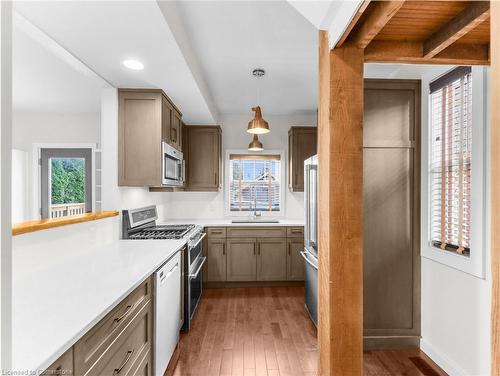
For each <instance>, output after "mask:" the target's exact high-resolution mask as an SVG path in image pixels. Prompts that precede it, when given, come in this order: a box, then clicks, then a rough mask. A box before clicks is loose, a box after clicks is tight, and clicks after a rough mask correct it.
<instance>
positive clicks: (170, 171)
mask: <svg viewBox="0 0 500 376" xmlns="http://www.w3.org/2000/svg"><path fill="white" fill-rule="evenodd" d="M162 151H163V163H162V172H163V173H162V184H163V185H165V186H170V187H179V186H182V185H184V177H185V174H186V169H185V165H184V159H183V155H182V152H181V151H179V150H177V149H175V148H174V147H172V146H170V145H169V144H167V143H166V142H163V143H162Z"/></svg>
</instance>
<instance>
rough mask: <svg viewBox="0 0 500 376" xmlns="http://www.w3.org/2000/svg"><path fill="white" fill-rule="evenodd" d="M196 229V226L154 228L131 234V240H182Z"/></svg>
mask: <svg viewBox="0 0 500 376" xmlns="http://www.w3.org/2000/svg"><path fill="white" fill-rule="evenodd" d="M194 227H195V226H194V225H162V226H152V227H150V228H145V229H142V230H140V231H139V232H136V233H134V234H130V236H129V239H141V240H144V239H182V238H183V237H184V236H186V234H187V233H188V232H189V231H191V230H192V229H193V228H194Z"/></svg>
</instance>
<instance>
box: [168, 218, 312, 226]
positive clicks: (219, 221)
mask: <svg viewBox="0 0 500 376" xmlns="http://www.w3.org/2000/svg"><path fill="white" fill-rule="evenodd" d="M233 219H235V220H238V219H245V218H231V219H227V218H206V219H193V218H186V219H169V220H163V221H162V220H160V221H159V222H160V223H162V224H187V223H189V224H191V223H192V224H195V225H201V226H205V227H217V226H220V227H230V226H234V227H245V226H250V227H267V226H272V227H279V226H304V220H303V219H278V220H279V222H278V223H269V222H267V223H266V222H263V223H259V222H250V223H232V220H233ZM269 219H274V218H269Z"/></svg>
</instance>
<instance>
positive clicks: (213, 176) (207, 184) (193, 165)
mask: <svg viewBox="0 0 500 376" xmlns="http://www.w3.org/2000/svg"><path fill="white" fill-rule="evenodd" d="M186 128H187V129H188V154H187V155H188V166H187V186H186V190H192V191H217V190H219V188H220V186H221V183H222V179H221V176H220V175H221V158H222V157H221V131H220V127H203V126H189V127H186Z"/></svg>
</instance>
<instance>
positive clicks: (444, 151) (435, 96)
mask: <svg viewBox="0 0 500 376" xmlns="http://www.w3.org/2000/svg"><path fill="white" fill-rule="evenodd" d="M430 91H431V95H430V101H431V102H430V106H431V112H430V115H431V119H430V121H431V155H430V163H431V166H430V174H431V176H430V182H431V203H430V204H431V210H430V212H431V219H430V223H431V237H432V239H431V243H432V245H433V246H434V247H437V248H440V249H443V250H447V251H452V252H457V253H459V254H462V255H466V256H470V244H471V223H470V222H471V156H472V151H471V146H472V95H471V94H472V75H471V69H470V67H458V68H456V69H454V70H452V71H450V72H448V73H447V74H445V75H444V76H442V77H440V78H439V79H437V80H435V81H433V82H431V84H430Z"/></svg>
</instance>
